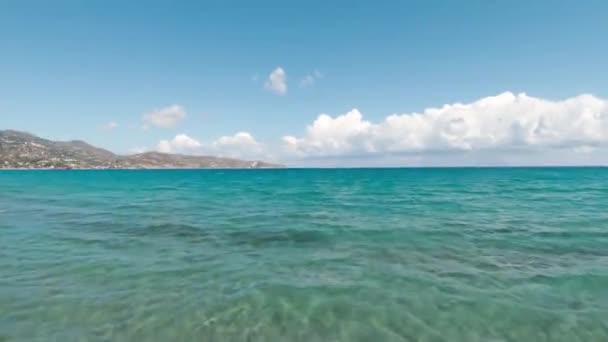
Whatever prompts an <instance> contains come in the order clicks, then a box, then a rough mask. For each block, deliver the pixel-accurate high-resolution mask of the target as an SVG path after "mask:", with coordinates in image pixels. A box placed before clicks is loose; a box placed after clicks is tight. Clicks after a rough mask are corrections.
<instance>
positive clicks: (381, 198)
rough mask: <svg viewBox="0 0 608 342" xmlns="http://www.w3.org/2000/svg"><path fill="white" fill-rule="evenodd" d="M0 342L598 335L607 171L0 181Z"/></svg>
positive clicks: (606, 281)
mask: <svg viewBox="0 0 608 342" xmlns="http://www.w3.org/2000/svg"><path fill="white" fill-rule="evenodd" d="M0 341H2V342H6V341H147V342H154V341H307V342H309V341H323V342H325V341H374V342H380V341H449V342H460V341H462V342H475V341H480V342H481V341H483V342H499V341H500V342H502V341H517V342H520V341H534V342H542V341H567V342H575V341H587V342H590V341H603V342H605V341H608V169H607V168H462V169H460V168H454V169H320V170H319V169H287V170H172V171H144V170H137V171H118V170H108V171H76V170H74V171H4V172H0Z"/></svg>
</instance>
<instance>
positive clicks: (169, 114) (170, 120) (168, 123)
mask: <svg viewBox="0 0 608 342" xmlns="http://www.w3.org/2000/svg"><path fill="white" fill-rule="evenodd" d="M185 117H186V111H185V110H184V108H183V107H182V106H179V105H172V106H169V107H165V108H162V109H159V110H156V111H153V112H150V113H146V114H144V116H143V121H144V125H145V126H144V127H147V126H148V125H152V126H156V127H161V128H172V127H175V126H176V125H177V124H178V123H179V122H180V121H182V120H183V119H184V118H185Z"/></svg>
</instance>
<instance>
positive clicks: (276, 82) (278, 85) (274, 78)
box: [264, 67, 287, 95]
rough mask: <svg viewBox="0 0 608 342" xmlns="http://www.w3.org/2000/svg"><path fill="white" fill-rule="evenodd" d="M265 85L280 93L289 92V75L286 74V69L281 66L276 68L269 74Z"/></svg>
mask: <svg viewBox="0 0 608 342" xmlns="http://www.w3.org/2000/svg"><path fill="white" fill-rule="evenodd" d="M264 87H265V88H266V89H268V90H270V91H273V92H275V93H276V94H278V95H285V94H287V75H286V74H285V70H283V68H281V67H278V68H276V69H274V71H273V72H271V73H270V75H269V76H268V80H267V81H266V83H265V84H264Z"/></svg>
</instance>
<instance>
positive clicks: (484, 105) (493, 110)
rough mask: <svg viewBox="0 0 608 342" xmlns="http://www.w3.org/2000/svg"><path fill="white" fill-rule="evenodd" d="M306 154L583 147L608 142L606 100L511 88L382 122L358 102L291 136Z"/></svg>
mask: <svg viewBox="0 0 608 342" xmlns="http://www.w3.org/2000/svg"><path fill="white" fill-rule="evenodd" d="M283 142H284V145H285V147H286V149H287V151H289V152H290V153H295V154H296V155H298V156H300V157H320V156H344V155H349V156H357V155H386V154H400V153H435V152H455V151H461V152H471V151H474V152H479V151H484V152H487V151H496V150H503V151H504V150H511V151H513V150H518V151H526V150H528V151H530V150H536V151H538V150H548V149H553V150H555V149H564V148H566V149H571V150H575V149H578V150H580V151H590V150H593V149H594V148H595V147H599V146H604V145H606V144H607V143H608V101H606V100H602V99H599V98H597V97H594V96H592V95H580V96H576V97H573V98H569V99H566V100H563V101H551V100H546V99H540V98H535V97H531V96H527V95H526V94H518V95H515V94H512V93H510V92H506V93H503V94H500V95H497V96H491V97H486V98H482V99H480V100H477V101H475V102H472V103H469V104H461V103H455V104H451V105H444V106H443V107H441V108H429V109H426V110H424V111H423V112H421V113H408V114H393V115H390V116H388V117H386V118H385V119H384V120H382V121H381V122H377V123H373V122H370V121H367V120H364V119H363V116H362V114H361V113H360V112H359V111H358V110H357V109H353V110H352V111H350V112H348V113H346V114H343V115H339V116H337V117H335V118H334V117H331V116H329V115H326V114H321V115H319V117H318V118H317V119H316V120H315V121H314V122H313V123H312V124H311V125H309V126H308V128H307V130H306V133H305V134H304V136H303V137H299V138H298V137H294V136H285V137H283Z"/></svg>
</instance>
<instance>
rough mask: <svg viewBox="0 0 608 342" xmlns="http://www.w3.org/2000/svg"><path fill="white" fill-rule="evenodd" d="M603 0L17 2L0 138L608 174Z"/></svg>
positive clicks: (4, 18)
mask: <svg viewBox="0 0 608 342" xmlns="http://www.w3.org/2000/svg"><path fill="white" fill-rule="evenodd" d="M607 11H608V3H606V2H602V1H584V2H574V1H565V2H560V3H556V2H551V1H537V2H534V3H528V2H525V1H513V2H502V3H501V2H492V3H490V2H481V1H480V2H473V1H471V2H456V1H441V2H440V1H429V2H422V1H412V2H399V1H387V2H382V3H381V4H376V3H374V4H372V3H371V2H363V1H354V2H334V3H332V4H328V3H325V2H321V1H310V2H306V3H298V4H295V3H285V2H279V1H262V2H256V3H255V5H254V4H253V3H250V2H244V1H234V2H230V3H228V2H215V1H211V2H204V3H203V2H198V1H181V2H179V3H171V2H169V1H150V2H147V3H146V5H142V4H141V3H134V2H132V3H125V2H120V1H88V2H86V3H85V2H77V1H68V0H63V1H56V2H53V3H50V2H44V1H12V0H11V1H4V2H3V3H2V4H0V41H2V45H0V46H1V51H2V63H0V75H2V77H1V78H0V79H1V80H2V82H0V129H16V130H21V131H27V132H30V133H32V134H35V135H38V136H41V137H44V138H48V139H53V140H73V139H78V140H84V141H86V142H88V143H90V144H92V145H95V146H98V147H101V148H105V149H108V150H111V151H113V152H115V153H119V154H127V153H134V152H141V151H151V150H154V151H160V152H170V153H183V154H194V155H199V154H205V155H217V156H225V157H233V158H242V159H250V160H251V159H261V160H268V161H271V162H272V161H274V162H281V163H285V164H288V165H290V166H425V165H426V166H457V165H463V166H466V165H506V166H508V165H606V164H608V153H607V152H608V77H607V76H608V74H607V72H606V70H608V64H607V62H606V58H605V56H606V55H608V45H606V44H602V42H603V40H605V37H606V36H608V25H607V24H606V22H605V18H604V17H605V13H607Z"/></svg>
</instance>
